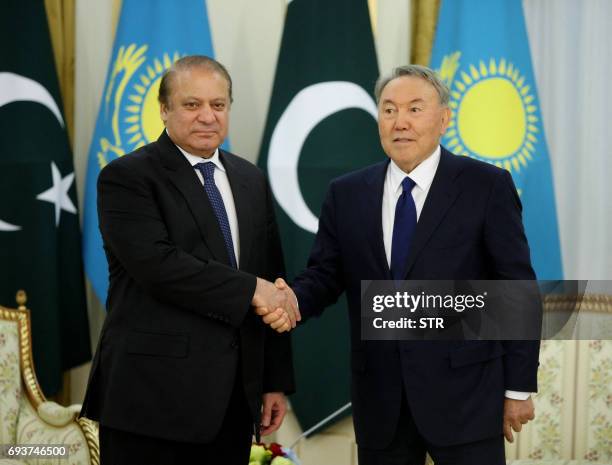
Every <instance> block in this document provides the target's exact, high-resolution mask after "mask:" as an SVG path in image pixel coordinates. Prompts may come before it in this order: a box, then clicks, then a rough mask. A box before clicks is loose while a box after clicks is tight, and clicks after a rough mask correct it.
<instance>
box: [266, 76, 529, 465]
mask: <svg viewBox="0 0 612 465" xmlns="http://www.w3.org/2000/svg"><path fill="white" fill-rule="evenodd" d="M448 93H449V91H448V88H447V87H446V85H445V84H444V83H443V82H442V81H441V80H440V79H439V78H438V76H437V75H436V74H435V73H434V72H433V71H431V70H430V69H428V68H425V67H421V66H415V65H411V66H405V67H400V68H397V69H396V70H395V71H394V72H393V73H392V74H391V75H390V76H388V77H384V78H381V79H380V80H379V82H378V83H377V87H376V97H377V101H378V125H379V133H380V139H381V144H382V146H383V149H384V151H385V152H386V154H387V155H388V157H389V158H390V160H387V161H385V162H382V163H379V164H377V165H373V166H370V167H368V168H365V169H363V170H361V171H357V172H354V173H351V174H348V175H346V176H343V177H341V178H338V179H336V180H334V181H333V182H332V183H331V185H330V188H329V192H328V194H327V197H326V199H325V202H324V204H323V207H322V210H321V217H320V221H319V230H318V232H317V236H316V239H315V243H314V246H313V249H312V252H311V255H310V258H309V261H308V267H307V269H306V270H305V271H303V272H302V273H301V274H300V275H299V276H298V277H297V278H296V279H295V281H294V282H293V284H292V287H293V290H294V291H295V294H296V295H297V299H298V301H299V307H300V311H301V313H302V315H303V317H304V318H307V317H309V316H312V315H316V314H318V313H320V312H322V311H323V309H324V308H325V307H327V306H328V305H330V304H332V303H334V302H335V301H336V300H337V298H338V297H339V296H340V294H341V293H342V292H346V294H347V298H348V306H349V320H350V331H351V343H352V348H351V365H352V403H353V415H354V416H353V419H354V425H355V432H356V437H357V443H358V446H359V463H360V465H396V464H397V465H417V464H418V465H423V463H424V461H425V453H426V452H429V454H430V455H431V456H432V457H433V459H434V461H435V463H436V465H451V464H452V465H464V464H465V465H468V464H470V465H474V464H478V465H503V464H505V460H504V440H503V437H504V436H503V434H505V436H506V437H507V438H508V440H509V441H511V440H512V429H514V430H515V431H520V429H521V425H522V424H524V423H526V422H527V421H528V420H530V419H532V418H533V417H534V408H533V403H532V401H531V399H530V397H529V396H530V393H532V392H535V391H536V373H537V365H538V353H539V342H537V341H535V342H530V341H523V342H515V341H471V342H469V341H464V342H459V341H453V342H450V341H437V342H433V341H410V342H398V341H364V340H362V339H361V327H360V324H361V323H360V314H361V312H360V285H361V280H391V279H394V280H401V279H407V280H440V279H461V280H462V279H474V280H486V279H523V280H529V279H535V276H534V272H533V269H532V267H531V264H530V257H529V248H528V245H527V240H526V237H525V234H524V231H523V225H522V219H521V204H520V200H519V197H518V195H517V192H516V189H515V187H514V184H513V182H512V178H511V176H510V174H509V173H508V172H507V171H504V170H502V169H499V168H497V167H495V166H492V165H489V164H486V163H482V162H479V161H476V160H473V159H470V158H467V157H459V156H455V155H453V154H451V153H449V152H448V151H447V150H445V149H444V148H443V147H441V146H440V145H439V143H440V138H441V136H442V134H443V133H444V132H445V130H446V128H447V125H448V122H449V118H450V109H449V108H448V101H449V95H448ZM282 286H283V283H279V287H282ZM258 311H259V310H258ZM260 313H262V314H263V313H265V310H264V309H261V311H260Z"/></svg>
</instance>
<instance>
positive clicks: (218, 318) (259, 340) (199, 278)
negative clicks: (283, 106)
mask: <svg viewBox="0 0 612 465" xmlns="http://www.w3.org/2000/svg"><path fill="white" fill-rule="evenodd" d="M159 101H160V109H161V117H162V119H163V121H164V125H165V130H164V132H163V133H162V134H161V136H160V137H159V139H158V140H157V141H156V142H153V143H151V144H149V145H146V146H144V147H142V148H140V149H138V150H136V151H135V152H134V153H132V154H129V155H127V156H124V157H121V158H119V159H117V160H115V161H113V162H112V163H110V164H109V165H108V166H106V167H105V168H104V169H103V170H102V171H101V173H100V176H99V179H98V214H99V223H100V230H101V232H102V236H103V239H104V248H105V251H106V255H107V259H108V265H109V274H110V287H109V293H108V300H107V308H108V315H107V317H106V321H105V323H104V327H103V330H102V334H101V336H100V342H99V345H98V350H97V352H96V356H95V358H94V362H93V366H92V370H91V375H90V381H89V385H88V389H87V394H86V397H85V401H84V404H83V410H82V415H84V416H86V417H89V418H92V419H94V420H97V421H99V422H100V448H101V458H102V464H113V465H118V464H126V465H127V464H129V465H137V464H147V465H150V464H163V465H169V464H174V463H176V464H178V463H187V461H189V462H191V461H193V457H200V458H201V459H202V460H203V462H202V463H204V462H205V463H228V464H233V465H246V464H247V463H248V458H249V449H250V444H251V438H252V434H253V433H254V432H255V433H256V436H257V438H259V433H260V426H261V427H262V430H261V433H262V434H269V433H271V432H272V431H274V430H276V429H277V428H278V427H279V426H280V423H281V421H282V419H283V416H284V414H285V411H286V403H285V397H284V393H287V392H291V391H293V390H294V381H293V370H292V360H291V347H290V340H289V337H288V334H287V333H285V334H281V333H283V332H285V331H287V330H289V329H290V328H291V327H294V326H295V322H296V320H297V319H299V313H298V312H297V308H296V307H295V302H294V301H293V300H289V293H288V292H287V291H282V290H278V289H276V288H275V286H274V285H273V284H272V283H271V282H270V281H267V280H271V279H274V278H276V277H278V276H280V275H282V274H283V273H284V265H283V258H282V250H281V244H280V240H279V235H278V230H277V226H276V221H275V218H274V213H273V207H272V202H271V193H270V190H269V188H268V185H267V182H266V180H265V178H264V176H263V174H262V173H261V171H260V170H259V169H258V168H256V167H255V166H253V165H252V164H251V163H249V162H247V161H245V160H243V159H241V158H239V157H237V156H235V155H232V154H231V153H229V152H227V151H224V150H221V149H219V146H220V145H221V144H222V142H223V140H224V138H225V137H226V135H227V128H228V117H229V109H230V105H231V101H232V85H231V78H230V76H229V74H228V72H227V70H226V69H225V68H224V67H223V66H222V65H221V64H220V63H218V62H216V61H215V60H212V59H210V58H208V57H203V56H191V57H184V58H181V59H180V60H178V61H177V62H176V63H175V64H174V65H173V66H172V67H171V68H170V69H169V71H168V72H167V73H166V74H165V75H164V77H163V79H162V82H161V85H160V90H159ZM259 305H269V306H271V307H273V308H278V310H277V313H275V314H274V315H268V316H267V318H266V319H265V321H262V319H261V318H260V317H259V316H257V315H256V314H255V312H254V311H253V306H259ZM271 317H273V322H271V324H270V326H268V325H267V324H266V321H268V320H269V319H270V318H271ZM275 330H276V331H275ZM262 410H263V412H262Z"/></svg>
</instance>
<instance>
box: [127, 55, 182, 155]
mask: <svg viewBox="0 0 612 465" xmlns="http://www.w3.org/2000/svg"><path fill="white" fill-rule="evenodd" d="M180 57H181V55H180V54H179V53H178V52H175V53H174V56H173V57H172V58H171V57H170V56H169V55H168V54H167V53H164V55H163V58H162V59H161V60H158V59H157V58H156V59H154V60H152V62H151V64H149V65H147V66H146V68H144V69H143V72H142V73H141V74H140V76H139V82H137V83H136V84H134V86H133V90H134V92H133V93H132V94H130V95H129V96H128V98H127V102H128V104H127V105H126V107H125V110H126V112H127V113H128V114H129V116H126V117H125V119H124V123H125V124H124V125H123V127H124V128H125V129H124V131H125V134H126V137H127V138H128V141H127V143H128V144H130V145H131V149H130V150H135V149H137V148H138V147H142V146H143V145H145V144H148V143H149V142H153V141H154V140H157V138H158V137H159V134H160V133H161V131H162V129H163V128H164V125H163V123H162V120H161V118H160V116H159V103H158V101H157V94H158V92H159V84H160V82H161V77H162V75H163V74H164V72H165V71H166V70H167V69H168V68H170V66H172V63H174V62H175V61H176V60H178V59H179V58H180Z"/></svg>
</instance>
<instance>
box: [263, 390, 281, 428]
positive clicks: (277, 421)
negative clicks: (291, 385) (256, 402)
mask: <svg viewBox="0 0 612 465" xmlns="http://www.w3.org/2000/svg"><path fill="white" fill-rule="evenodd" d="M262 404H263V405H262V408H261V409H262V412H261V435H262V436H267V435H268V434H270V433H273V432H274V431H276V430H277V429H278V428H280V425H281V423H282V422H283V418H285V413H287V400H286V399H285V395H284V394H283V393H282V392H267V393H265V394H264V395H263V403H262Z"/></svg>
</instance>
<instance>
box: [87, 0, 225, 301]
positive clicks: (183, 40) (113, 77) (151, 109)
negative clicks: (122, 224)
mask: <svg viewBox="0 0 612 465" xmlns="http://www.w3.org/2000/svg"><path fill="white" fill-rule="evenodd" d="M185 55H207V56H210V57H212V56H213V47H212V41H211V36H210V29H209V25H208V14H207V11H206V2H205V1H204V0H181V1H180V2H172V1H167V0H123V3H122V7H121V13H120V18H119V25H118V27H117V33H116V36H115V43H114V46H113V52H112V55H111V61H110V64H109V67H108V73H107V76H106V85H105V87H104V94H103V95H102V101H101V103H100V109H99V113H98V119H97V122H96V128H95V132H94V135H93V138H92V142H91V146H90V149H89V158H88V166H87V180H86V187H85V206H84V215H85V218H84V221H83V256H84V260H85V271H86V273H87V277H88V278H89V280H90V282H91V284H92V287H93V289H94V291H95V294H96V295H97V297H98V298H99V299H100V301H102V302H104V301H105V300H106V294H107V290H108V267H107V264H106V258H105V256H104V250H103V248H102V238H101V236H100V232H99V229H98V216H97V211H96V181H97V178H98V174H99V172H100V170H101V169H102V168H103V167H104V166H106V165H107V164H108V163H109V162H111V161H112V160H114V159H115V158H117V157H121V156H123V155H125V154H128V153H130V152H132V151H133V150H135V149H137V148H139V147H141V146H143V145H145V144H148V143H149V142H152V141H154V140H157V138H158V137H159V135H160V134H161V131H162V129H163V123H162V121H161V119H160V116H159V104H158V102H157V92H158V90H159V83H160V81H161V77H162V75H163V73H164V72H165V71H166V70H167V69H168V68H169V67H170V66H171V65H172V63H174V62H175V61H176V60H177V59H179V58H180V57H182V56H185Z"/></svg>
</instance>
